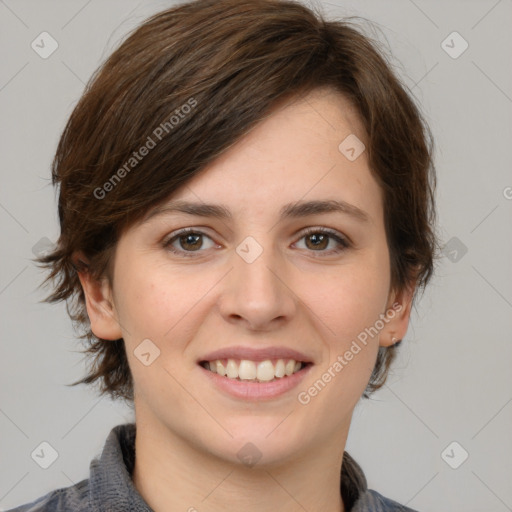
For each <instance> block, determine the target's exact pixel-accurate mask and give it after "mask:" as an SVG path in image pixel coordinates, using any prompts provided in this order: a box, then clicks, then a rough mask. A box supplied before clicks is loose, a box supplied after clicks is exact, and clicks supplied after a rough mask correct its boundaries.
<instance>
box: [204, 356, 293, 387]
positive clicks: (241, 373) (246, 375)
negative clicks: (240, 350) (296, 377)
mask: <svg viewBox="0 0 512 512" xmlns="http://www.w3.org/2000/svg"><path fill="white" fill-rule="evenodd" d="M224 362H225V364H224ZM204 366H205V368H206V369H208V370H210V371H212V372H214V373H218V374H219V375H222V376H224V377H229V378H230V379H238V380H257V381H260V382H269V381H271V380H274V379H275V378H278V379H280V378H282V377H284V376H285V375H286V376H290V375H292V374H293V373H295V372H298V371H299V370H300V369H301V368H302V363H301V362H300V361H295V360H293V359H288V360H287V361H286V363H285V360H284V359H278V360H277V361H276V362H275V364H274V363H273V362H272V361H271V360H270V359H267V360H265V361H260V362H256V361H249V360H247V359H242V360H239V361H238V360H235V359H228V360H227V361H226V360H224V361H221V360H220V359H217V360H216V361H208V362H206V363H205V365H204Z"/></svg>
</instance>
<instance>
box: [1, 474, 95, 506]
mask: <svg viewBox="0 0 512 512" xmlns="http://www.w3.org/2000/svg"><path fill="white" fill-rule="evenodd" d="M88 490H89V480H88V479H86V480H82V481H81V482H78V483H77V484H75V485H73V486H71V487H65V488H62V489H56V490H55V491H51V492H49V493H48V494H45V495H44V496H41V497H40V498H38V499H36V500H34V501H31V502H30V503H25V504H24V505H19V506H18V507H16V508H13V509H10V510H8V511H7V512H88V511H89V510H90V508H89V500H88V495H89V493H88Z"/></svg>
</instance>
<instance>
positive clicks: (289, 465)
mask: <svg viewBox="0 0 512 512" xmlns="http://www.w3.org/2000/svg"><path fill="white" fill-rule="evenodd" d="M347 435H348V429H344V432H343V433H342V434H340V433H336V435H335V436H333V437H332V439H329V440H323V443H322V445H321V446H315V447H311V448H310V449H309V450H303V449H301V451H300V453H297V454H295V455H293V456H292V457H290V459H289V460H287V461H286V462H282V461H281V462H280V463H279V464H277V463H276V464H272V465H265V466H260V465H259V464H256V465H254V466H252V467H250V466H247V465H244V464H241V463H234V462H232V461H229V460H226V459H223V458H219V457H218V456H216V455H215V454H212V453H208V452H207V451H205V450H204V449H199V447H197V446H194V445H191V443H190V442H186V441H185V440H184V439H183V438H182V437H180V436H179V435H177V434H176V433H175V432H171V431H170V430H169V429H167V428H165V427H164V426H162V425H161V424H158V423H156V424H153V422H150V423H148V422H142V423H141V422H139V421H137V435H136V438H135V450H136V457H135V466H134V470H133V475H132V479H133V482H134V485H135V487H136V489H137V491H138V492H139V494H140V495H141V496H142V498H143V499H144V500H145V501H146V502H147V504H148V505H149V506H150V507H151V508H152V509H153V510H154V511H155V512H167V511H169V510H182V511H187V512H221V511H222V512H223V511H225V510H233V509H235V510H236V509H238V508H239V509H240V510H244V511H247V512H260V511H261V510H280V511H283V512H304V510H323V511H325V512H345V508H344V505H343V501H342V498H341V495H340V470H341V464H342V458H343V451H344V447H345V443H346V439H347ZM332 446H336V447H337V448H338V449H337V450H332Z"/></svg>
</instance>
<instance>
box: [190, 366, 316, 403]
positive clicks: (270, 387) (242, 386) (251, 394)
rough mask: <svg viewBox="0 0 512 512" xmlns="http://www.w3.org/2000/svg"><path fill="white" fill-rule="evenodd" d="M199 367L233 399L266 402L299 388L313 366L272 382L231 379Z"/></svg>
mask: <svg viewBox="0 0 512 512" xmlns="http://www.w3.org/2000/svg"><path fill="white" fill-rule="evenodd" d="M198 366H199V368H200V369H201V370H202V372H203V373H204V374H205V375H206V377H208V378H209V379H210V380H211V382H213V384H214V385H215V386H217V388H219V389H220V390H221V391H223V392H224V393H227V394H228V395H230V396H232V397H235V398H243V399H245V400H265V399H270V398H276V397H278V396H281V395H284V394H285V393H286V392H288V391H290V390H291V389H293V388H294V387H296V386H298V385H299V383H300V382H301V381H302V379H304V377H305V376H306V374H307V373H308V372H309V370H310V369H311V367H312V366H313V365H312V364H308V365H307V366H305V367H304V368H303V369H302V370H299V371H298V372H296V373H293V374H292V375H290V376H287V377H281V378H280V379H276V380H273V381H271V382H249V381H243V380H236V379H230V378H228V377H223V376H222V375H219V374H218V373H214V372H212V371H210V370H207V369H206V368H203V367H202V366H201V365H198Z"/></svg>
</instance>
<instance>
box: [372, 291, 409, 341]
mask: <svg viewBox="0 0 512 512" xmlns="http://www.w3.org/2000/svg"><path fill="white" fill-rule="evenodd" d="M415 287H416V283H412V284H410V285H409V286H408V287H406V288H405V289H404V290H402V291H401V292H399V293H396V292H393V293H390V296H389V298H388V304H387V306H386V311H385V313H384V315H385V316H386V317H387V318H388V319H389V320H388V322H387V323H386V324H385V327H384V328H383V329H382V331H381V332H380V336H379V345H380V346H381V347H389V346H391V345H395V344H396V343H398V342H399V341H401V340H402V339H403V338H404V337H405V334H406V333H407V328H408V326H409V318H410V315H411V308H412V300H413V296H414V289H415Z"/></svg>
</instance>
